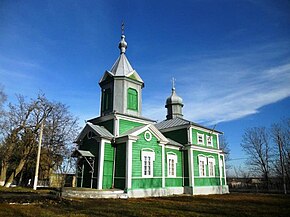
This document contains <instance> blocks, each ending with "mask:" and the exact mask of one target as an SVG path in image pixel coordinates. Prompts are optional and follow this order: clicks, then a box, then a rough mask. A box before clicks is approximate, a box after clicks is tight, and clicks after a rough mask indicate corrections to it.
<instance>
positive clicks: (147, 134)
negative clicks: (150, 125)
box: [144, 130, 152, 142]
mask: <svg viewBox="0 0 290 217" xmlns="http://www.w3.org/2000/svg"><path fill="white" fill-rule="evenodd" d="M144 139H145V140H146V141H147V142H150V141H151V139H152V134H151V133H150V131H149V130H147V131H145V133H144Z"/></svg>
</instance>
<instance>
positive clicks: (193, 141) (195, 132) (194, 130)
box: [192, 129, 218, 149]
mask: <svg viewBox="0 0 290 217" xmlns="http://www.w3.org/2000/svg"><path fill="white" fill-rule="evenodd" d="M197 133H201V134H203V135H204V145H199V146H205V147H207V148H214V149H217V148H218V147H217V139H218V138H217V136H216V135H214V134H210V133H208V132H205V131H201V130H197V129H192V144H194V145H197ZM206 135H208V136H212V140H213V147H210V146H207V143H206Z"/></svg>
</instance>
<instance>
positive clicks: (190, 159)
mask: <svg viewBox="0 0 290 217" xmlns="http://www.w3.org/2000/svg"><path fill="white" fill-rule="evenodd" d="M188 169H189V186H191V187H192V193H194V165H193V153H192V148H191V147H190V148H189V149H188Z"/></svg>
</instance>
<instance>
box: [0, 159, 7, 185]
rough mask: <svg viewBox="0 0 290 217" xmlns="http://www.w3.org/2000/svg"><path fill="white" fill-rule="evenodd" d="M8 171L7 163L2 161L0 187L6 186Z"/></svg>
mask: <svg viewBox="0 0 290 217" xmlns="http://www.w3.org/2000/svg"><path fill="white" fill-rule="evenodd" d="M7 169H8V166H7V164H6V162H4V161H2V164H1V173H0V186H4V185H5V181H6V173H7Z"/></svg>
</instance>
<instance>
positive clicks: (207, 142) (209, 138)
mask: <svg viewBox="0 0 290 217" xmlns="http://www.w3.org/2000/svg"><path fill="white" fill-rule="evenodd" d="M209 141H211V143H210V144H209ZM206 145H207V146H209V147H213V136H209V135H206Z"/></svg>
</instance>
